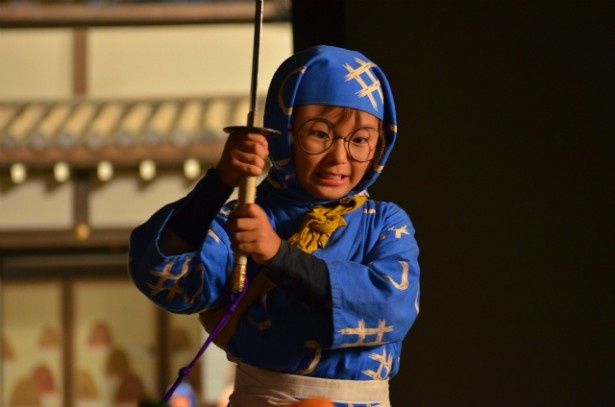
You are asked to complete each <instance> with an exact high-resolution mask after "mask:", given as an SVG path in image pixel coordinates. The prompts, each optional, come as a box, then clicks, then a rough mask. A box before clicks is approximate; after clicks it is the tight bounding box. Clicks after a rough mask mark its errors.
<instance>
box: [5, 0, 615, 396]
mask: <svg viewBox="0 0 615 407" xmlns="http://www.w3.org/2000/svg"><path fill="white" fill-rule="evenodd" d="M43 3H45V4H43ZM65 3H69V2H53V1H48V2H36V3H34V2H25V1H21V2H20V1H0V26H1V28H0V304H1V307H2V308H1V312H0V339H1V341H2V343H1V351H2V353H1V357H2V359H1V361H0V363H1V364H0V366H1V368H0V400H1V401H0V403H2V405H6V406H11V407H13V406H26V405H27V406H82V405H83V406H111V405H136V400H138V399H139V398H142V397H157V396H158V395H159V394H161V393H162V392H163V390H164V388H166V386H168V384H169V383H170V381H171V380H172V378H173V377H174V375H175V374H176V371H177V368H178V367H179V366H181V365H183V364H185V363H186V362H187V361H189V359H190V357H191V355H192V354H193V353H194V352H195V351H196V349H198V346H199V344H200V343H201V341H202V340H203V333H202V332H201V331H202V330H201V328H200V325H199V324H198V322H197V321H196V317H180V316H171V315H169V314H165V313H162V312H160V311H159V310H157V309H156V308H155V307H153V306H152V305H150V304H149V303H148V301H147V299H145V298H143V296H142V295H141V294H140V293H138V292H137V291H136V290H135V289H134V288H133V287H132V285H131V282H130V281H129V280H128V277H127V275H126V262H127V257H126V256H127V254H126V253H127V239H128V234H129V232H130V230H131V228H133V227H134V226H136V225H138V224H139V223H141V222H143V221H144V220H145V219H147V217H148V216H149V215H150V214H151V213H152V212H153V211H154V210H155V209H157V208H158V207H160V206H161V205H162V204H164V203H166V202H169V201H172V200H175V199H178V198H179V197H181V196H182V195H184V194H185V193H186V191H188V190H189V189H190V187H191V185H192V184H193V183H194V182H195V181H196V180H197V179H198V178H199V177H200V176H201V175H202V174H203V172H204V171H205V170H206V168H208V167H210V166H212V165H214V164H215V162H216V161H217V157H218V155H219V153H220V149H221V146H222V145H223V142H224V137H225V136H224V134H223V133H222V132H221V131H220V130H221V128H222V127H223V126H225V125H227V124H237V123H243V122H244V121H245V115H246V113H247V96H248V90H249V79H250V78H249V76H250V72H249V69H250V57H251V41H252V28H253V27H252V16H253V3H252V2H250V1H248V2H244V1H212V2H189V1H167V2H137V1H134V2H121V1H108V2H105V1H91V2H70V4H65ZM137 3H138V4H137ZM50 6H53V7H50ZM613 17H614V7H613V5H612V3H609V2H602V1H569V2H561V1H544V2H524V1H515V2H505V1H499V2H453V1H448V2H447V1H436V2H429V4H427V3H423V2H413V1H396V0H386V1H371V0H363V1H358V0H326V1H325V0H294V1H286V2H285V1H267V2H266V8H265V20H266V23H265V27H264V32H263V39H262V45H261V47H262V48H261V49H262V56H261V75H260V83H259V85H260V87H259V93H260V94H261V95H264V93H265V91H266V87H267V84H268V82H269V79H270V77H271V74H272V73H273V70H274V69H275V68H276V67H277V65H278V64H279V63H280V62H281V61H282V60H283V59H284V58H286V57H287V56H288V55H290V54H291V53H292V52H293V51H294V50H300V49H303V48H306V47H308V46H311V45H315V44H319V43H327V44H333V45H338V46H345V47H349V48H355V49H359V50H361V51H362V52H364V53H365V54H366V55H367V56H368V57H370V58H371V59H373V60H374V61H375V62H376V63H378V64H379V65H380V66H381V67H382V68H383V70H384V71H385V72H387V74H388V77H389V79H390V82H391V84H392V87H393V89H394V92H395V95H396V103H397V108H398V119H399V122H398V127H399V140H398V144H397V146H396V150H395V151H394V153H393V155H392V157H391V159H390V164H389V165H388V167H387V169H385V171H384V172H383V175H382V177H380V179H379V181H378V183H376V185H375V186H374V187H373V188H372V190H371V191H370V192H371V193H372V195H373V196H374V198H376V199H381V200H390V201H394V202H396V203H398V204H399V205H400V206H401V207H403V208H404V209H405V210H406V211H407V212H408V213H409V214H410V216H411V218H412V219H413V221H414V224H415V227H416V229H417V235H416V237H417V240H418V243H419V246H420V248H421V256H420V263H421V267H422V277H421V285H422V286H421V288H422V290H421V292H422V295H421V303H422V307H421V314H420V316H419V318H418V320H417V322H416V323H415V326H414V327H413V329H412V330H411V331H410V334H409V335H408V337H407V338H406V340H405V341H404V352H403V353H402V360H401V371H400V373H399V375H398V376H397V377H396V378H395V379H393V381H392V383H391V398H392V404H393V405H394V406H414V405H419V406H440V405H443V406H449V405H471V406H475V405H504V406H508V405H510V406H516V405H521V404H522V405H544V404H551V405H584V406H585V405H592V406H593V405H596V406H603V405H611V404H613V401H614V400H613V398H614V397H613V391H612V389H613V388H615V376H614V375H613V373H612V366H613V362H614V358H613V356H614V355H613V339H614V338H613V329H612V327H611V328H609V326H612V325H613V323H612V320H613V318H612V312H611V311H612V303H613V298H614V294H615V293H614V290H613V277H612V276H613V264H614V262H613V260H614V259H613V247H614V245H613V243H614V241H613V240H614V239H613V223H614V222H613V220H614V219H613V201H614V200H613V185H615V183H614V182H613V174H614V173H615V171H614V168H613V155H614V154H613V124H614V121H613V115H612V112H611V110H612V105H613V103H612V94H613V92H612V85H611V82H612V78H611V77H612V71H613V59H612V45H613V44H612V38H613V21H614V19H613ZM261 106H262V98H261V99H260V103H259V109H260V107H261ZM261 113H262V109H261V111H260V112H259V111H258V110H257V118H260V114H261ZM391 306H395V305H394V304H392V305H391ZM232 369H233V367H232V365H231V364H229V363H228V362H227V361H226V359H225V357H224V355H221V354H219V353H216V352H213V351H209V352H208V354H207V355H206V356H205V358H204V360H203V361H202V362H201V364H200V367H199V369H197V370H198V371H197V372H195V373H193V375H192V377H191V380H190V386H191V389H192V391H193V392H194V393H195V394H196V395H197V398H198V400H199V402H200V403H201V405H202V406H213V405H216V403H217V402H218V399H219V398H220V395H221V394H223V393H224V391H225V388H228V385H229V382H230V381H231V380H232ZM222 397H223V396H222Z"/></svg>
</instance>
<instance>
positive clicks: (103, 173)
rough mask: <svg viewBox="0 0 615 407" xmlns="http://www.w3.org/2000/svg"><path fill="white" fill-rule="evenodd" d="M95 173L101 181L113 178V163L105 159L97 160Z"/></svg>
mask: <svg viewBox="0 0 615 407" xmlns="http://www.w3.org/2000/svg"><path fill="white" fill-rule="evenodd" d="M96 174H97V175H98V179H99V180H101V181H102V182H107V181H109V180H110V179H111V178H113V164H111V163H110V162H109V161H106V160H105V161H101V162H99V163H98V166H97V167H96Z"/></svg>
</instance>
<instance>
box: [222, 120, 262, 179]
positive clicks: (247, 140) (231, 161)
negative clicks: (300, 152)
mask: <svg viewBox="0 0 615 407" xmlns="http://www.w3.org/2000/svg"><path fill="white" fill-rule="evenodd" d="M268 156H269V147H268V144H267V139H266V138H265V136H263V135H261V134H258V133H241V132H236V133H231V134H230V135H229V136H228V139H227V140H226V144H225V145H224V151H223V152H222V157H221V158H220V162H219V163H218V165H217V167H216V172H217V173H218V177H220V180H221V181H222V182H223V183H224V184H225V185H227V186H229V187H233V188H234V187H236V186H237V185H239V181H240V180H241V179H242V178H243V177H248V176H259V175H261V174H262V173H263V169H264V168H265V162H266V161H267V157H268Z"/></svg>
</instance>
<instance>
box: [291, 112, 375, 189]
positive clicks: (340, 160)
mask: <svg viewBox="0 0 615 407" xmlns="http://www.w3.org/2000/svg"><path fill="white" fill-rule="evenodd" d="M314 119H316V120H314ZM327 122H328V123H329V124H327ZM379 124H380V121H379V119H378V118H377V117H375V116H373V115H371V114H369V113H367V112H363V111H359V110H356V111H354V110H353V111H352V114H350V115H344V114H343V111H342V109H340V108H330V107H324V106H321V105H305V106H298V107H296V108H295V109H294V112H293V130H292V133H293V143H292V144H293V147H292V149H293V160H294V164H295V169H296V171H297V179H298V180H299V182H300V183H301V185H302V186H303V188H305V189H306V191H308V192H309V193H310V195H312V196H313V197H315V198H318V199H325V200H329V199H339V198H342V197H344V196H345V195H346V194H348V192H350V191H352V190H353V189H354V187H356V186H357V184H359V182H361V179H363V176H364V175H365V173H366V172H367V170H368V168H369V167H370V165H371V161H372V159H373V156H374V152H375V151H376V145H377V143H378V128H379ZM328 130H329V136H330V137H329V138H328V139H329V140H331V139H333V144H332V145H331V146H330V147H329V148H328V149H326V150H325V151H319V152H316V153H315V152H314V151H311V152H310V153H308V152H306V150H310V149H315V151H316V150H322V148H321V147H319V146H321V145H322V146H324V145H326V143H327V142H326V141H321V140H325V139H327V137H326V134H327V133H326V132H327V131H328ZM331 130H332V131H331ZM351 134H352V136H350V135H351ZM306 136H307V137H309V138H310V140H311V142H313V143H315V146H316V147H312V146H311V145H309V144H307V142H306V141H305V140H306V139H305V137H306ZM331 136H332V137H331ZM337 137H340V139H338V138H337ZM341 137H345V138H346V140H348V141H350V143H347V142H345V141H344V140H342V139H341ZM299 138H301V139H302V140H301V142H300V141H299ZM300 143H301V144H300ZM318 143H323V144H318ZM348 149H351V150H352V154H353V156H354V158H353V157H351V156H350V155H349V153H348ZM355 158H356V159H355ZM359 160H360V161H359Z"/></svg>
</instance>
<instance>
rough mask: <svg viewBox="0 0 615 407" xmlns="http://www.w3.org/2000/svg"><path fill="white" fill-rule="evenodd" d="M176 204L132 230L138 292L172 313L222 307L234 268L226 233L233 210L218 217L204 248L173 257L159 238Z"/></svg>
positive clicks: (132, 267)
mask: <svg viewBox="0 0 615 407" xmlns="http://www.w3.org/2000/svg"><path fill="white" fill-rule="evenodd" d="M174 205H175V204H170V205H167V206H165V207H163V208H162V209H160V210H159V211H158V212H156V213H155V214H154V215H153V216H152V217H151V218H150V219H149V220H148V221H147V222H146V223H144V224H143V225H141V226H139V227H137V228H136V229H134V231H133V232H132V234H131V237H130V262H129V267H128V269H129V273H130V276H131V277H132V280H133V281H134V283H135V285H136V286H137V287H138V289H139V290H140V291H141V292H142V293H143V294H145V295H146V296H147V297H149V298H150V299H151V300H152V301H153V302H154V303H156V304H157V305H158V306H160V307H162V308H164V309H166V310H167V311H170V312H174V313H182V314H191V313H196V312H201V311H205V310H207V309H209V308H211V307H214V306H216V305H217V304H216V301H217V300H219V299H220V298H221V295H222V293H223V292H224V289H225V286H226V280H227V275H228V273H229V272H230V271H229V270H230V268H231V266H229V265H232V264H233V258H232V256H233V254H232V250H231V249H230V247H231V246H230V242H229V238H228V235H227V233H226V231H225V229H224V223H225V221H226V215H227V214H228V209H227V208H223V209H222V210H221V211H220V213H219V214H218V215H217V216H216V218H215V219H214V221H213V222H212V224H211V226H210V228H209V230H208V232H207V237H206V239H205V240H204V242H203V244H202V246H201V247H200V248H199V250H197V251H194V252H187V253H181V254H178V255H171V256H167V255H165V254H164V253H162V251H161V250H160V247H159V239H160V235H161V232H162V230H163V228H164V226H165V224H166V222H167V220H168V219H169V216H170V215H171V213H172V211H173V208H174Z"/></svg>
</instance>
